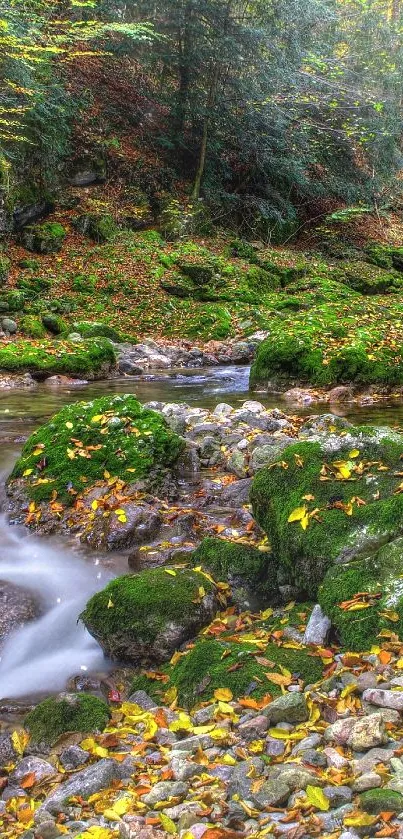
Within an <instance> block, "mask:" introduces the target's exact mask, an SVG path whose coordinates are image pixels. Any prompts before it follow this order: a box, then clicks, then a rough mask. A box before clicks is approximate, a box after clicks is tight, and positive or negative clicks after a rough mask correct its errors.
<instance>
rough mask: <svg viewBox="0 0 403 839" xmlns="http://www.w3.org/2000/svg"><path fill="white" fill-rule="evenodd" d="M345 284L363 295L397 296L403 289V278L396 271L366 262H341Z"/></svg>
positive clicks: (341, 273)
mask: <svg viewBox="0 0 403 839" xmlns="http://www.w3.org/2000/svg"><path fill="white" fill-rule="evenodd" d="M338 268H339V270H340V276H341V279H342V281H343V283H346V284H347V285H349V286H351V288H353V289H355V291H359V292H361V294H395V293H396V292H399V291H401V290H402V288H403V278H402V277H401V275H400V274H399V273H398V272H397V271H396V272H395V271H393V270H389V271H385V270H384V269H383V268H379V267H377V266H373V265H368V264H367V263H365V262H359V261H358V262H357V261H354V262H341V263H339V265H338Z"/></svg>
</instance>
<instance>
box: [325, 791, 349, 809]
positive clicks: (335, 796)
mask: <svg viewBox="0 0 403 839" xmlns="http://www.w3.org/2000/svg"><path fill="white" fill-rule="evenodd" d="M323 792H324V795H326V798H328V799H329V801H330V806H331V807H342V806H343V805H344V804H349V803H350V801H351V799H352V797H353V793H352V791H351V789H350V787H345V786H340V787H331V786H326V787H323Z"/></svg>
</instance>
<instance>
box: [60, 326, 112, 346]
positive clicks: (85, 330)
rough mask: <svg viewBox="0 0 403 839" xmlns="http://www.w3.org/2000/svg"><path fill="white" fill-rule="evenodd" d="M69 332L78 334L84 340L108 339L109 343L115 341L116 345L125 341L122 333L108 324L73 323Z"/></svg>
mask: <svg viewBox="0 0 403 839" xmlns="http://www.w3.org/2000/svg"><path fill="white" fill-rule="evenodd" d="M69 331H70V332H78V334H79V335H81V336H82V337H83V338H98V337H101V338H108V339H109V341H113V342H114V343H115V344H119V343H120V342H121V341H122V340H123V337H122V335H121V334H120V332H118V331H117V329H114V328H113V327H112V326H108V324H107V323H96V322H94V323H91V322H90V321H82V322H79V323H73V324H72V326H71V329H70V330H69Z"/></svg>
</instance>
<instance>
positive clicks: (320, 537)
mask: <svg viewBox="0 0 403 839" xmlns="http://www.w3.org/2000/svg"><path fill="white" fill-rule="evenodd" d="M336 425H337V419H335V425H334V433H333V432H332V431H331V430H328V431H327V432H325V433H324V434H320V433H315V431H314V429H311V431H312V434H311V436H310V439H309V440H307V441H306V442H298V443H295V444H293V445H291V446H288V447H287V448H286V449H285V450H284V451H283V452H282V454H281V458H279V459H278V461H277V462H274V463H272V464H270V465H268V466H267V467H265V468H264V469H261V470H260V472H258V473H257V475H256V476H255V478H254V481H253V484H252V490H251V500H252V506H253V511H254V515H255V517H256V519H257V521H258V523H259V524H260V525H261V527H263V529H264V530H265V531H266V533H267V535H268V538H269V541H270V544H271V546H272V550H273V554H274V556H276V557H277V559H278V562H279V564H280V566H281V569H282V572H283V573H286V574H288V577H289V580H290V581H291V582H293V583H294V584H296V585H297V586H298V587H299V588H300V590H302V591H304V592H306V593H308V594H309V596H310V597H314V596H315V592H316V589H317V586H318V584H319V583H320V582H321V581H322V579H323V577H324V574H325V572H326V571H327V569H328V568H329V567H330V566H331V565H333V564H335V563H338V562H346V561H351V560H353V559H355V558H359V557H363V556H366V555H369V554H371V553H374V552H375V551H376V550H377V549H378V548H379V547H380V545H382V544H383V543H385V542H388V541H390V540H391V539H393V538H396V537H397V536H398V535H400V533H401V532H402V531H403V517H402V516H403V493H401V490H400V489H399V487H400V484H401V477H399V473H400V472H401V456H402V454H403V436H402V435H400V434H397V433H395V432H393V431H392V430H391V429H382V428H378V429H375V428H370V427H366V428H362V429H359V428H354V427H352V426H348V424H347V425H346V427H345V428H344V429H343V430H342V431H340V430H339V429H337V427H336ZM328 428H329V426H328ZM330 428H331V427H330ZM311 440H315V441H316V442H311Z"/></svg>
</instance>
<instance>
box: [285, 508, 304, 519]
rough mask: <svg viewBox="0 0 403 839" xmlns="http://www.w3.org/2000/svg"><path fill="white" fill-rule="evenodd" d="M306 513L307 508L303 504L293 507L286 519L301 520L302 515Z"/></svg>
mask: <svg viewBox="0 0 403 839" xmlns="http://www.w3.org/2000/svg"><path fill="white" fill-rule="evenodd" d="M306 513H307V509H306V507H305V506H304V507H295V510H293V511H292V513H290V515H289V516H288V519H287V521H289V522H292V521H302V519H303V518H304V516H306Z"/></svg>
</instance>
